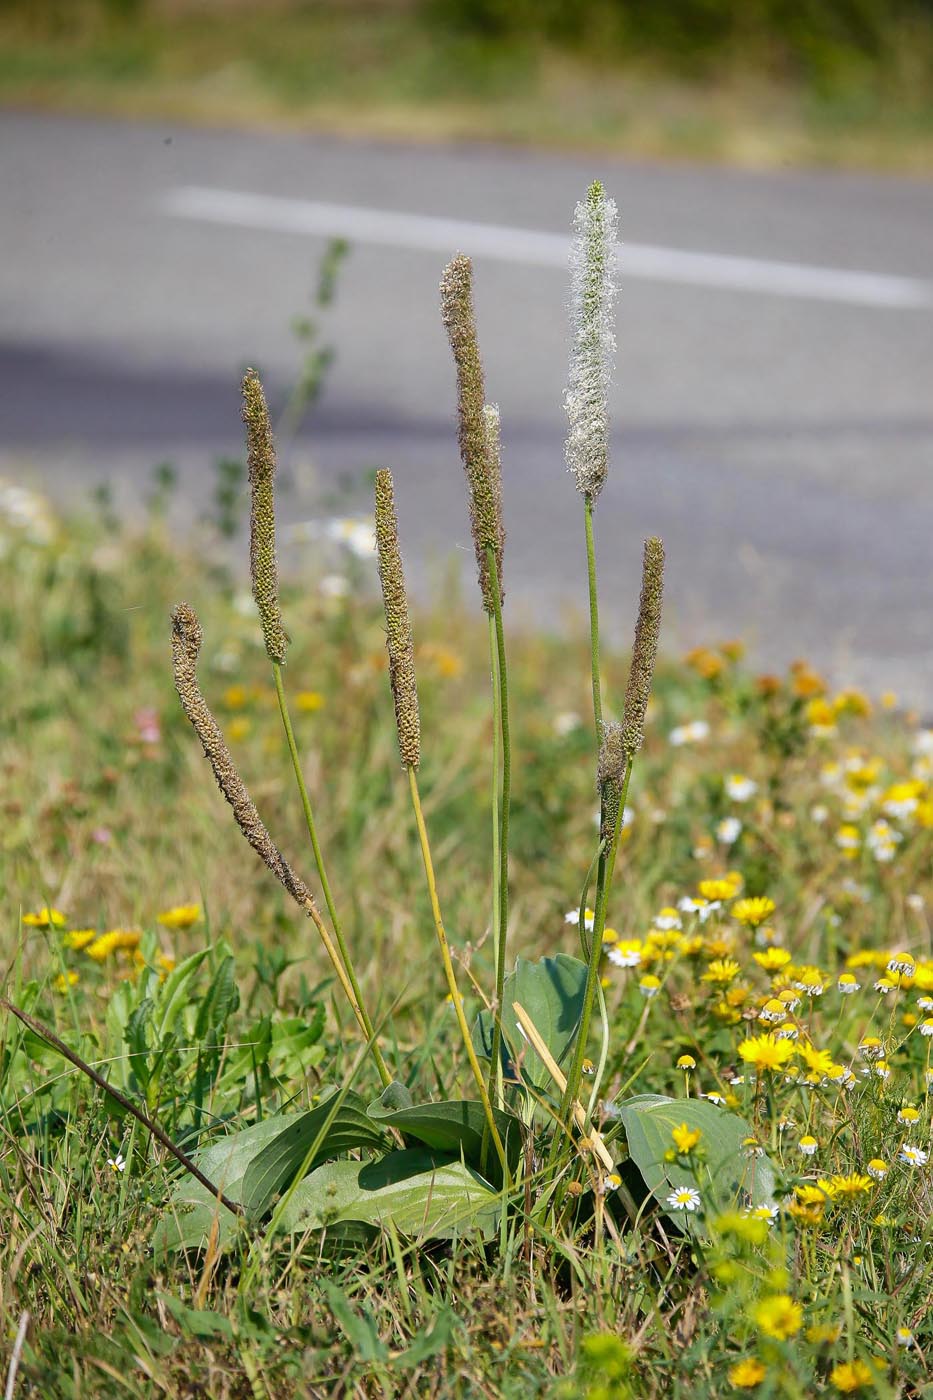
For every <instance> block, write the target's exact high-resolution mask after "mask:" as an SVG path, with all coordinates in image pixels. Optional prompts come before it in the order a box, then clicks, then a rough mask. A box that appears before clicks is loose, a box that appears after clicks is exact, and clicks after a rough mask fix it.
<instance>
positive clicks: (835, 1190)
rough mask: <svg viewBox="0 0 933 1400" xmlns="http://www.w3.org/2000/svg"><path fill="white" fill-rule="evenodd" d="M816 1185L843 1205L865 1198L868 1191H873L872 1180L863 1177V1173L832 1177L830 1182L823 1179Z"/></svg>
mask: <svg viewBox="0 0 933 1400" xmlns="http://www.w3.org/2000/svg"><path fill="white" fill-rule="evenodd" d="M816 1184H817V1186H819V1187H821V1188H822V1189H823V1190H824V1191H825V1192H826V1194H827V1196H830V1197H831V1198H832V1199H833V1200H834V1201H840V1202H842V1203H843V1204H847V1203H849V1202H851V1201H855V1200H857V1199H858V1197H859V1196H864V1194H865V1192H866V1191H870V1190H871V1178H870V1177H867V1176H862V1174H861V1172H849V1174H848V1175H839V1176H831V1177H830V1178H829V1180H828V1181H824V1180H823V1179H822V1178H821V1179H820V1180H819V1181H818V1182H817V1183H816Z"/></svg>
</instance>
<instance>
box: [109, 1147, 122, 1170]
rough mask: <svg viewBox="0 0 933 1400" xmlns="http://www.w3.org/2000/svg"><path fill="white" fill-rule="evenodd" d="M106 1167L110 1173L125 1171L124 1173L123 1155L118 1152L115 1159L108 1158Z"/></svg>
mask: <svg viewBox="0 0 933 1400" xmlns="http://www.w3.org/2000/svg"><path fill="white" fill-rule="evenodd" d="M107 1166H108V1167H109V1168H110V1170H111V1171H114V1172H125V1171H126V1159H125V1158H124V1156H123V1153H122V1152H118V1153H117V1155H116V1157H108V1158H107Z"/></svg>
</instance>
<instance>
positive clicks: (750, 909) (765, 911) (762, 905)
mask: <svg viewBox="0 0 933 1400" xmlns="http://www.w3.org/2000/svg"><path fill="white" fill-rule="evenodd" d="M776 908H777V905H776V904H775V902H774V900H773V899H769V898H768V897H767V895H755V896H752V897H751V898H746V899H737V900H736V902H735V904H733V906H732V917H733V919H738V921H739V923H740V924H747V925H748V926H749V927H750V928H757V927H758V925H759V924H763V923H764V921H765V919H768V918H770V917H771V915H772V914H773V913H774V911H775V909H776Z"/></svg>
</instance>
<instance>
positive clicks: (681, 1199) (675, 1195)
mask: <svg viewBox="0 0 933 1400" xmlns="http://www.w3.org/2000/svg"><path fill="white" fill-rule="evenodd" d="M667 1204H668V1205H669V1206H670V1208H671V1210H686V1211H694V1210H699V1209H700V1193H699V1191H697V1190H696V1189H695V1187H693V1186H678V1187H677V1188H676V1189H675V1190H673V1191H672V1192H671V1193H670V1195H669V1196H668V1198H667Z"/></svg>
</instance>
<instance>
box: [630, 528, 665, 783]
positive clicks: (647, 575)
mask: <svg viewBox="0 0 933 1400" xmlns="http://www.w3.org/2000/svg"><path fill="white" fill-rule="evenodd" d="M663 591H664V545H663V544H662V543H661V541H660V540H659V539H657V538H655V537H652V538H651V539H648V540H645V554H644V559H643V561H642V568H641V597H640V598H639V600H638V621H637V622H636V623H635V645H634V647H633V649H632V665H631V669H630V670H629V674H628V688H627V689H626V692H625V710H624V713H623V716H622V740H623V743H624V745H625V750H626V752H627V753H628V754H629V755H630V756H631V755H632V754H635V753H637V752H638V750H639V749H640V748H641V745H642V740H643V739H644V737H645V711H646V710H647V708H648V699H649V697H650V695H651V682H652V679H653V677H654V663H655V659H656V657H657V654H658V637H659V636H660V633H661V599H662V594H663Z"/></svg>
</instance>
